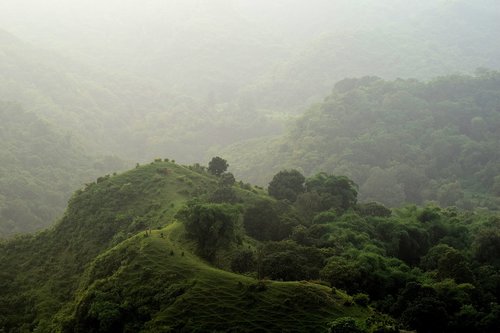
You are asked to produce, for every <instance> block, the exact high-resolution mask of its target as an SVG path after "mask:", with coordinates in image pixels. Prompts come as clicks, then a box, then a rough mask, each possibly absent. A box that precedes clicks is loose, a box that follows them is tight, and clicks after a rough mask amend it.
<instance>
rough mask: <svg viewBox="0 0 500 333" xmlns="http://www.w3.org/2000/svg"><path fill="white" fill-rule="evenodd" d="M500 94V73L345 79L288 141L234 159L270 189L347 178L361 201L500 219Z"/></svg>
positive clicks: (242, 172)
mask: <svg viewBox="0 0 500 333" xmlns="http://www.w3.org/2000/svg"><path fill="white" fill-rule="evenodd" d="M499 91H500V73H498V72H494V71H488V70H478V72H477V74H476V75H475V76H463V75H453V76H445V77H440V78H436V79H434V80H431V81H429V82H420V81H417V80H401V79H399V80H395V81H385V80H382V79H380V78H377V77H364V78H360V79H345V80H342V81H340V82H338V83H337V84H336V85H335V88H334V90H333V92H332V94H331V95H329V96H328V97H327V98H326V99H325V100H324V102H323V103H320V104H317V105H315V106H313V107H312V108H311V109H310V110H309V111H308V112H306V113H305V114H304V115H303V116H301V117H299V118H298V119H297V120H296V121H295V122H294V124H293V126H291V128H290V129H289V131H288V132H287V133H286V135H284V136H283V137H279V138H275V139H273V140H272V141H270V140H269V139H262V140H256V141H253V142H249V143H241V144H236V145H235V146H234V147H230V148H229V149H227V150H226V152H225V154H226V156H229V157H230V158H231V159H232V160H234V161H233V163H232V166H233V170H234V172H235V174H237V175H238V176H242V177H243V178H245V179H251V180H253V181H254V182H257V183H260V184H265V183H266V182H267V181H268V179H270V177H271V176H272V174H273V173H275V172H277V171H279V169H280V168H283V167H295V168H300V170H301V171H302V172H303V173H304V174H307V175H311V174H313V173H315V172H319V171H327V172H331V173H334V174H342V175H347V176H349V177H351V178H352V179H353V180H354V181H355V182H356V183H357V184H358V185H359V192H360V198H362V199H363V200H375V201H379V202H382V203H384V204H386V205H388V206H390V207H398V206H400V205H401V204H403V203H417V204H421V203H423V202H425V201H435V202H437V203H439V204H440V205H442V206H458V207H461V208H466V209H471V208H474V207H485V208H489V209H495V210H498V209H499V207H500V192H499V189H500V178H499V175H500V155H499V152H500V132H499V128H500V109H499V105H500V94H499ZM270 142H272V143H271V144H270ZM248 160H251V161H255V162H254V163H252V164H249V163H247V161H248Z"/></svg>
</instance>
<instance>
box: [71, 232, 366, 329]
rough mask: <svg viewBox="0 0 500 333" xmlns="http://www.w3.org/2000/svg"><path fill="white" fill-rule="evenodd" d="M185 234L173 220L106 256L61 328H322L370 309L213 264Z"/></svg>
mask: <svg viewBox="0 0 500 333" xmlns="http://www.w3.org/2000/svg"><path fill="white" fill-rule="evenodd" d="M182 232H183V230H182V225H181V224H179V223H175V224H172V225H170V226H168V227H166V228H164V229H161V230H157V231H154V232H152V234H150V235H149V236H148V237H145V236H144V235H143V234H142V233H141V234H139V235H137V236H135V237H133V238H132V239H129V240H127V241H125V242H124V243H122V244H120V245H118V246H117V247H115V248H113V249H111V250H109V251H107V252H105V253H104V254H102V255H100V256H99V257H98V258H97V259H96V260H95V261H94V262H93V263H92V264H91V265H90V267H89V269H88V270H87V272H86V278H85V279H83V282H82V285H81V287H80V291H79V293H78V297H77V301H76V303H75V307H73V308H71V311H70V310H69V309H65V310H63V312H65V313H68V315H67V317H65V318H64V319H63V326H64V327H66V328H67V329H69V331H75V332H102V331H107V330H108V331H109V330H115V331H125V332H128V331H130V332H132V331H135V332H138V331H141V332H158V331H161V332H210V331H224V332H256V331H260V332H282V331H283V330H284V331H287V332H311V331H314V332H324V331H326V329H327V327H328V323H329V322H330V321H332V320H334V319H336V318H338V317H345V316H350V317H354V318H358V319H359V320H360V322H362V323H364V319H366V318H367V317H368V316H370V315H371V311H370V310H368V309H367V308H361V307H359V306H350V307H348V306H345V305H344V304H345V303H347V302H349V299H350V297H349V296H347V295H345V294H343V293H341V292H338V291H332V290H331V289H330V288H327V287H325V286H320V285H316V284H312V283H308V282H272V281H264V282H258V281H257V280H255V279H253V278H250V277H245V276H242V275H237V274H234V273H229V272H226V271H222V270H220V269H216V268H213V267H212V266H209V265H208V264H207V263H205V262H203V261H201V260H200V258H199V257H197V256H195V255H193V254H192V253H191V252H189V251H188V250H187V248H186V247H184V246H183V243H182V240H183V236H182ZM118 295H119V296H118ZM96 308H98V309H99V311H100V312H99V315H96V312H95V309H96ZM97 328H98V329H97Z"/></svg>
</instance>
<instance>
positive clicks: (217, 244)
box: [177, 202, 239, 261]
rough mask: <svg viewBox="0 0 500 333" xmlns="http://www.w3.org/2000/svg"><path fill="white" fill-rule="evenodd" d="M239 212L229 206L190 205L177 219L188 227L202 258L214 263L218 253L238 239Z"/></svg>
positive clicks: (189, 234) (188, 231)
mask: <svg viewBox="0 0 500 333" xmlns="http://www.w3.org/2000/svg"><path fill="white" fill-rule="evenodd" d="M238 215H239V212H238V210H237V209H236V208H235V207H233V206H231V205H228V204H200V203H196V202H194V203H190V204H188V205H187V206H186V207H184V209H182V210H181V211H180V212H179V213H178V214H177V217H178V218H179V219H181V220H182V221H183V222H184V224H185V227H186V231H187V233H188V236H189V237H191V238H192V239H194V240H195V241H196V243H197V249H198V253H199V254H200V256H202V257H203V258H205V259H207V260H210V261H212V260H213V259H214V258H215V254H216V251H217V250H218V249H220V248H222V247H224V246H227V245H229V244H230V243H231V242H232V241H233V240H234V239H235V237H236V235H235V224H236V220H237V218H238Z"/></svg>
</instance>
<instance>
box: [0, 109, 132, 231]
mask: <svg viewBox="0 0 500 333" xmlns="http://www.w3.org/2000/svg"><path fill="white" fill-rule="evenodd" d="M0 160H1V163H0V238H2V237H6V236H11V235H13V234H16V233H25V232H33V231H37V230H40V229H44V228H46V227H47V226H49V225H50V224H53V223H54V222H55V220H56V218H59V217H60V216H61V215H62V213H63V211H64V209H65V207H66V204H67V200H68V199H69V197H70V196H71V193H73V191H74V190H75V189H76V188H78V187H80V186H82V184H83V183H84V182H88V181H90V180H92V179H94V178H95V177H97V175H100V174H102V173H105V172H109V171H114V170H119V169H122V168H123V162H122V161H121V160H119V159H117V158H113V157H106V158H102V157H101V158H98V157H93V158H91V157H90V155H88V154H87V153H86V152H85V149H84V148H83V147H82V145H81V144H79V143H78V140H77V139H75V138H74V137H73V136H72V135H71V134H70V132H63V131H59V130H57V129H56V128H54V126H53V125H51V124H49V123H48V122H46V121H43V120H41V119H40V118H39V117H37V116H36V115H35V114H33V113H30V112H26V111H24V110H23V109H22V108H21V107H20V106H18V105H16V104H12V103H6V102H0Z"/></svg>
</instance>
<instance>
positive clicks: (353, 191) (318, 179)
mask: <svg viewBox="0 0 500 333" xmlns="http://www.w3.org/2000/svg"><path fill="white" fill-rule="evenodd" d="M306 190H307V192H314V191H315V192H317V193H319V194H320V195H321V196H322V197H323V199H322V202H323V203H322V204H323V205H324V206H325V208H327V209H328V208H339V209H341V210H346V209H348V208H350V207H353V206H354V205H356V202H357V197H358V190H357V185H356V184H355V183H354V182H353V181H352V180H350V179H349V178H347V177H345V176H335V175H328V174H326V173H324V172H320V173H318V174H316V175H314V176H313V177H311V178H308V179H307V180H306Z"/></svg>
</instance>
